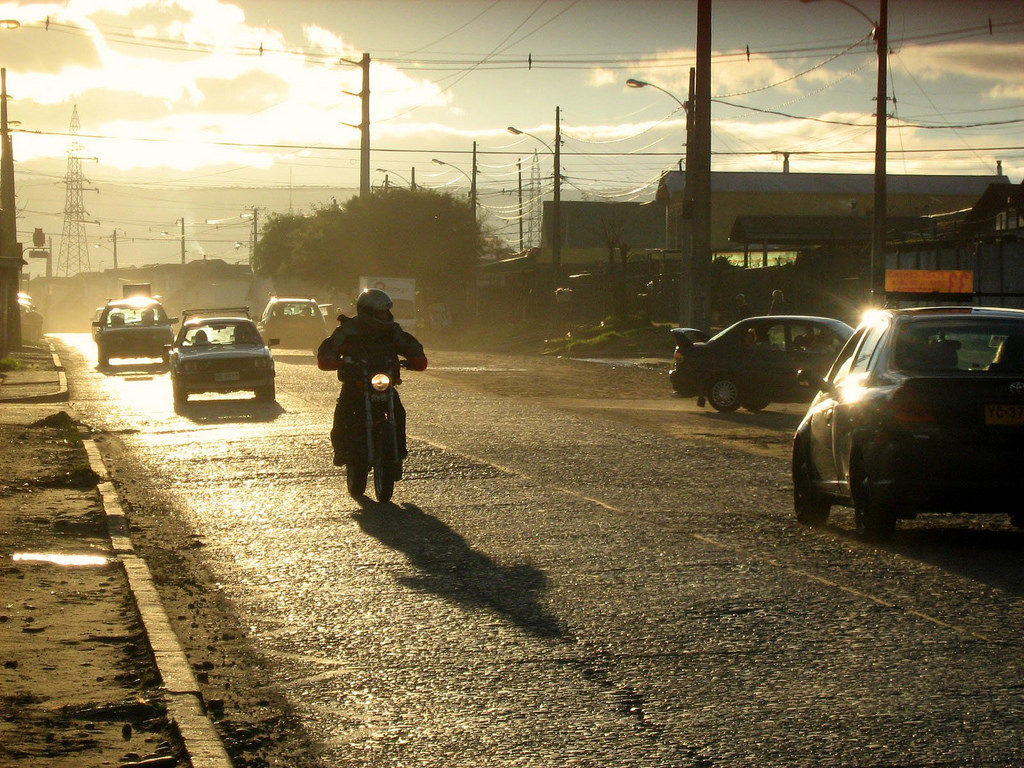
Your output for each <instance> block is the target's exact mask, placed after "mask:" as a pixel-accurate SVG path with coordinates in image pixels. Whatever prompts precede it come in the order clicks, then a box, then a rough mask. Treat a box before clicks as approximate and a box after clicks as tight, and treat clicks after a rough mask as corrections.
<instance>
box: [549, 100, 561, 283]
mask: <svg viewBox="0 0 1024 768" xmlns="http://www.w3.org/2000/svg"><path fill="white" fill-rule="evenodd" d="M554 150H555V191H554V196H553V200H552V205H551V271H552V273H553V274H554V278H555V288H557V287H558V285H559V284H560V283H561V282H562V115H561V108H560V107H555V146H554Z"/></svg>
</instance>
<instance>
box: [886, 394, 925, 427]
mask: <svg viewBox="0 0 1024 768" xmlns="http://www.w3.org/2000/svg"><path fill="white" fill-rule="evenodd" d="M892 406H893V414H894V415H895V416H896V421H898V422H899V423H901V424H934V423H935V411H934V410H933V409H932V408H931V406H929V405H928V404H927V403H926V402H924V401H923V400H922V399H921V396H920V395H918V394H916V393H915V392H913V391H911V390H906V389H899V390H897V391H896V393H895V394H894V395H893V397H892Z"/></svg>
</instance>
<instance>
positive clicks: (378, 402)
mask: <svg viewBox="0 0 1024 768" xmlns="http://www.w3.org/2000/svg"><path fill="white" fill-rule="evenodd" d="M343 362H344V363H345V364H346V365H351V366H353V367H354V370H355V371H358V374H359V375H358V378H357V379H356V381H357V382H358V384H357V386H359V387H360V388H361V389H362V392H363V403H364V407H365V414H366V453H365V454H364V456H365V457H366V458H365V460H364V461H350V462H349V463H348V464H347V465H346V470H345V471H346V482H347V485H348V492H349V495H350V496H352V497H354V498H359V497H361V496H363V495H364V494H365V492H366V483H367V480H368V479H369V475H370V470H371V469H372V470H373V491H374V495H375V496H376V498H377V501H379V502H381V503H384V502H387V501H390V500H391V496H392V494H393V493H394V491H395V483H396V482H397V481H399V480H401V479H402V457H401V456H400V455H399V452H398V428H397V425H396V424H395V419H394V412H395V410H394V408H395V385H396V384H397V383H398V382H399V380H400V379H399V376H398V370H397V366H396V364H395V363H396V361H394V360H391V361H388V362H387V363H378V364H376V365H373V364H370V363H367V362H365V361H357V360H355V359H353V358H351V357H345V358H343ZM398 365H399V366H402V367H404V366H405V363H404V362H399V363H398Z"/></svg>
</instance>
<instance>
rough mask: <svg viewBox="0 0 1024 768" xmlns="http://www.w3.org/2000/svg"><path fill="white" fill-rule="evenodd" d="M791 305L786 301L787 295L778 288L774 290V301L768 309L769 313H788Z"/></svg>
mask: <svg viewBox="0 0 1024 768" xmlns="http://www.w3.org/2000/svg"><path fill="white" fill-rule="evenodd" d="M788 308H789V305H788V304H787V303H786V297H785V295H784V294H783V293H782V291H780V290H778V289H776V290H774V291H772V303H771V307H770V308H769V309H768V314H769V315H784V314H786V311H787V309H788Z"/></svg>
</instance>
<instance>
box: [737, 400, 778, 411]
mask: <svg viewBox="0 0 1024 768" xmlns="http://www.w3.org/2000/svg"><path fill="white" fill-rule="evenodd" d="M770 403H771V400H769V399H768V398H767V397H745V398H743V407H744V408H746V409H747V410H748V411H750V412H751V413H757V411H763V410H764V409H765V408H767V407H768V405H769V404H770Z"/></svg>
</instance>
